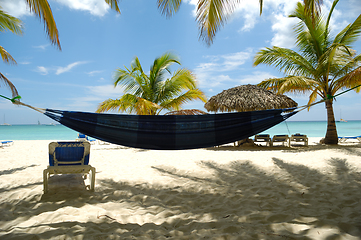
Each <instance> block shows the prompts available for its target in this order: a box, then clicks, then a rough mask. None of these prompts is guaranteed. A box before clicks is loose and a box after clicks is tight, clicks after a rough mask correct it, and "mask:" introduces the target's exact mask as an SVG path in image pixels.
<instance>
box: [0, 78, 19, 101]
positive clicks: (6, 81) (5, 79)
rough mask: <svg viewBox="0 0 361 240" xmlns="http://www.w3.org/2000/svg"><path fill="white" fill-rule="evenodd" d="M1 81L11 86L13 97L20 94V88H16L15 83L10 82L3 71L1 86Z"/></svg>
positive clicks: (0, 79) (6, 85) (8, 86)
mask: <svg viewBox="0 0 361 240" xmlns="http://www.w3.org/2000/svg"><path fill="white" fill-rule="evenodd" d="M1 83H2V84H4V86H5V87H7V88H9V89H10V91H11V94H12V96H13V97H16V96H18V95H19V93H18V90H17V89H16V87H15V85H14V84H13V83H12V82H10V80H9V79H7V78H6V77H5V76H4V75H3V74H2V73H0V86H1Z"/></svg>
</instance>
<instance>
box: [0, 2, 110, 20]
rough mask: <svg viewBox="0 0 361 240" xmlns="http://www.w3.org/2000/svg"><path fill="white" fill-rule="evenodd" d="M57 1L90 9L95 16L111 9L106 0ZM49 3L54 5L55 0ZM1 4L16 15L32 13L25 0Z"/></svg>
mask: <svg viewBox="0 0 361 240" xmlns="http://www.w3.org/2000/svg"><path fill="white" fill-rule="evenodd" d="M57 2H58V3H60V4H62V5H64V6H66V7H68V8H70V9H74V10H80V11H88V12H89V13H90V14H92V15H95V16H104V15H105V14H106V13H107V12H108V10H109V6H108V4H106V3H105V1H104V0H57ZM49 3H50V7H52V4H54V1H49ZM0 6H1V7H2V8H3V10H4V11H6V12H8V13H9V14H11V15H13V16H15V17H21V16H26V15H31V13H30V11H29V8H28V7H27V4H26V1H25V0H0Z"/></svg>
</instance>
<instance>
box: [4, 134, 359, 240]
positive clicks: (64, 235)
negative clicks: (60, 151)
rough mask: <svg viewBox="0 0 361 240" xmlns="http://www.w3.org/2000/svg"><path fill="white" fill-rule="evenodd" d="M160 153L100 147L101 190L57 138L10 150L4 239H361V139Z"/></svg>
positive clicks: (94, 149) (96, 157)
mask: <svg viewBox="0 0 361 240" xmlns="http://www.w3.org/2000/svg"><path fill="white" fill-rule="evenodd" d="M318 141H319V138H310V139H309V144H310V146H309V147H304V146H301V145H297V146H292V147H291V148H286V147H282V146H275V147H265V146H262V147H249V148H246V147H231V146H226V147H219V148H208V149H197V150H182V151H155V150H141V149H134V148H126V147H121V146H116V145H98V144H96V145H92V146H91V153H90V164H91V165H92V166H93V167H95V168H96V185H95V191H94V192H91V191H89V190H87V188H86V185H88V184H89V183H88V180H85V181H84V180H83V179H82V178H81V177H80V176H79V175H57V176H52V177H51V178H50V180H49V192H48V193H47V194H43V179H42V172H43V170H44V169H45V168H46V167H47V165H48V144H49V143H50V142H51V141H48V140H36V141H20V140H19V141H14V144H13V145H11V146H8V147H2V148H0V239H361V144H360V143H358V142H347V143H344V144H340V145H339V146H325V145H320V144H318Z"/></svg>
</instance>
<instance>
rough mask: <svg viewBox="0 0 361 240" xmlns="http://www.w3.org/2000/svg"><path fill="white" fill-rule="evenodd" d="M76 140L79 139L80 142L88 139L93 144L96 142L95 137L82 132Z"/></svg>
mask: <svg viewBox="0 0 361 240" xmlns="http://www.w3.org/2000/svg"><path fill="white" fill-rule="evenodd" d="M75 140H76V141H79V142H83V141H88V142H90V143H91V144H94V143H95V142H96V140H95V139H89V137H88V136H87V135H85V134H82V133H78V138H77V139H75Z"/></svg>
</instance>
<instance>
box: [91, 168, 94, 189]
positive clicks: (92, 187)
mask: <svg viewBox="0 0 361 240" xmlns="http://www.w3.org/2000/svg"><path fill="white" fill-rule="evenodd" d="M90 171H91V177H90V180H91V181H90V191H94V188H95V167H92V168H91V170H90Z"/></svg>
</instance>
